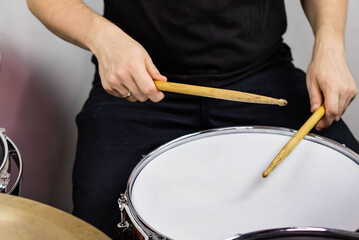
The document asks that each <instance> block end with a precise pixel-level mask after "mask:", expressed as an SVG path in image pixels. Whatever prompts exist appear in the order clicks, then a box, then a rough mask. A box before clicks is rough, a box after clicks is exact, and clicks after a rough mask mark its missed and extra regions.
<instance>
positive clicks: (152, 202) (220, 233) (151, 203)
mask: <svg viewBox="0 0 359 240" xmlns="http://www.w3.org/2000/svg"><path fill="white" fill-rule="evenodd" d="M294 133H295V132H294V131H292V130H289V129H283V128H270V127H236V128H225V129H214V130H210V131H204V132H200V133H195V134H191V135H187V136H184V137H181V138H178V139H176V140H173V141H172V142H169V143H167V144H165V145H163V146H161V147H159V148H158V149H156V150H154V151H153V152H151V153H150V154H148V155H147V156H145V157H144V158H143V159H142V161H141V162H140V163H139V164H138V165H137V166H136V168H135V169H134V170H133V172H132V174H131V176H130V178H129V181H128V186H127V190H126V193H125V194H122V195H121V198H120V199H119V205H120V210H121V212H122V215H123V219H122V221H121V223H120V224H119V227H120V228H123V229H126V228H128V227H131V226H133V228H134V230H135V232H137V233H138V235H140V236H141V238H142V239H180V240H181V239H184V240H191V239H193V240H200V239H206V240H210V239H216V240H219V239H250V238H245V236H246V235H245V234H246V233H251V232H258V231H263V230H267V229H276V228H280V229H284V228H285V229H291V230H289V231H292V232H294V231H295V229H299V228H298V227H312V228H313V229H314V228H315V227H317V228H316V229H327V230H326V231H328V232H330V231H331V230H330V229H341V231H343V234H344V232H345V231H349V232H351V233H352V234H353V236H354V238H358V239H359V237H358V235H357V234H356V233H353V232H352V231H355V230H357V229H358V227H359V204H358V200H359V187H358V184H359V166H358V165H359V156H358V155H357V154H356V153H354V152H353V151H351V150H350V149H348V148H346V147H345V146H342V145H340V144H338V143H336V142H334V141H332V140H329V139H326V138H323V137H320V136H318V135H308V136H306V137H305V138H304V140H303V141H302V142H301V143H299V144H298V146H297V147H296V148H295V149H294V150H293V152H292V153H291V154H290V155H289V156H288V157H287V159H286V160H285V161H283V163H281V164H280V165H279V166H278V167H277V168H276V169H275V171H274V172H272V173H271V175H270V176H269V177H268V178H265V179H264V178H262V172H263V171H264V170H265V169H266V168H267V166H268V165H269V163H270V162H271V161H272V160H273V158H274V157H275V156H276V154H277V153H278V152H279V151H280V150H281V148H282V147H283V146H284V145H285V144H286V143H287V142H288V140H289V139H290V138H291V137H292V136H293V135H294ZM288 227H296V228H288ZM318 227H320V228H318ZM333 231H334V230H333ZM276 232H278V231H276ZM302 232H303V231H302ZM322 232H324V231H322ZM336 232H338V231H336ZM243 234H244V235H243ZM241 236H244V237H242V238H240V237H241ZM261 239H265V238H261ZM267 239H270V238H267ZM334 239H335V238H334ZM344 239H346V238H344ZM348 239H353V238H348Z"/></svg>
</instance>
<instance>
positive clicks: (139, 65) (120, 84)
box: [90, 25, 167, 102]
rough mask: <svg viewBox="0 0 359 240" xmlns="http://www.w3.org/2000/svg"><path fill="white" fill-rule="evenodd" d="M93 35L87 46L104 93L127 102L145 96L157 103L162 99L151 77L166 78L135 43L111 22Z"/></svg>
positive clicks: (144, 98)
mask: <svg viewBox="0 0 359 240" xmlns="http://www.w3.org/2000/svg"><path fill="white" fill-rule="evenodd" d="M96 35H97V36H96V37H95V38H93V41H92V45H91V46H90V49H91V51H92V52H93V53H94V55H95V56H96V58H97V60H98V63H99V74H100V77H101V82H102V86H103V88H104V89H105V90H106V91H107V92H108V93H110V94H112V95H114V96H116V97H119V98H126V99H127V100H129V101H131V102H136V101H141V102H144V101H146V100H147V99H150V100H151V101H153V102H159V101H161V100H162V99H163V98H164V94H163V93H162V92H160V91H158V90H157V88H156V86H155V84H154V82H153V79H156V80H160V81H167V78H166V77H165V76H163V75H162V74H160V72H159V71H158V69H157V68H156V66H155V65H154V64H153V62H152V60H151V58H150V56H149V55H148V53H147V51H146V50H145V49H144V48H143V47H142V46H141V45H140V44H139V43H138V42H136V41H135V40H134V39H133V38H131V37H130V36H128V35H127V34H126V33H124V32H123V31H122V30H121V29H119V28H118V27H117V26H115V25H110V26H107V27H106V28H105V29H102V30H101V31H99V32H98V33H97V34H96ZM129 94H131V95H130V96H129V97H126V96H128V95H129Z"/></svg>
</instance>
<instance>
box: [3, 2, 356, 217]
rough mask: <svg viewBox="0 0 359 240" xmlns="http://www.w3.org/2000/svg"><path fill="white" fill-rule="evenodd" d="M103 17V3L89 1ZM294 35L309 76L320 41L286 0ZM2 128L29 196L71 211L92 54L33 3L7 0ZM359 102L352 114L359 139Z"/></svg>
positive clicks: (350, 48)
mask: <svg viewBox="0 0 359 240" xmlns="http://www.w3.org/2000/svg"><path fill="white" fill-rule="evenodd" d="M86 2H87V3H88V4H89V5H90V6H91V7H92V8H94V9H95V10H96V11H98V12H102V7H103V5H102V1H100V0H87V1H86ZM286 4H287V10H288V13H287V14H288V32H287V33H286V35H285V41H286V42H287V43H288V44H289V45H290V46H291V47H292V51H293V55H294V59H295V61H294V62H295V64H296V65H297V66H298V67H300V68H302V69H306V66H307V65H308V63H309V60H310V57H311V47H312V43H313V37H312V33H311V30H310V28H309V24H308V22H307V21H306V19H305V16H304V14H303V11H302V9H301V6H300V3H299V0H296V1H294V0H286ZM358 12H359V1H350V6H349V16H348V23H347V33H346V46H347V60H348V64H349V67H350V68H351V70H352V73H353V75H354V78H355V79H356V81H357V84H358V85H359V66H358V63H359V55H358V51H359V44H358V39H359V23H358V21H357V14H358ZM0 53H1V56H2V57H1V59H2V60H1V71H0V127H5V128H6V130H7V135H8V136H10V138H11V139H12V140H13V141H15V143H16V145H17V146H18V147H19V149H20V151H21V153H22V155H23V158H24V161H25V170H24V185H23V191H22V193H21V196H23V197H26V198H30V199H34V200H36V201H40V202H43V203H47V204H50V205H52V206H55V207H57V208H60V209H63V210H65V211H71V209H72V203H71V171H72V164H73V159H74V155H75V145H76V134H77V133H76V126H75V122H74V119H75V116H76V114H77V113H78V112H79V110H80V108H81V106H82V104H83V102H84V101H85V99H86V97H87V95H88V92H89V89H90V86H91V81H92V75H93V72H94V69H93V65H92V64H91V62H90V56H91V54H90V53H89V52H87V51H85V50H82V49H80V48H77V47H75V46H72V45H70V44H68V43H66V42H64V41H62V40H60V39H59V38H57V37H55V36H54V35H52V34H51V33H50V32H49V31H48V30H46V29H45V28H44V27H43V26H42V25H41V24H40V22H39V21H38V20H37V19H35V17H33V16H32V15H31V13H30V12H29V10H28V9H27V6H26V4H25V1H24V0H23V1H14V0H1V1H0ZM358 117H359V100H358V99H356V100H355V101H354V102H353V103H352V105H351V107H350V108H349V109H348V110H347V112H346V113H345V115H344V119H345V120H346V122H347V123H348V125H349V126H350V128H351V130H352V131H353V133H354V135H355V136H356V138H357V139H359V121H358V120H357V119H358Z"/></svg>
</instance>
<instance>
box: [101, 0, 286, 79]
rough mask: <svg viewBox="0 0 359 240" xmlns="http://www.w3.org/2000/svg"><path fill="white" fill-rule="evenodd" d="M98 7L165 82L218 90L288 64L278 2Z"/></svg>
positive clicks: (140, 0)
mask: <svg viewBox="0 0 359 240" xmlns="http://www.w3.org/2000/svg"><path fill="white" fill-rule="evenodd" d="M104 1H105V10H104V17H106V18H107V19H109V20H110V21H112V22H113V23H115V24H116V25H118V26H119V27H120V28H121V29H122V30H124V31H125V32H126V33H127V34H129V35H130V36H131V37H133V38H134V39H135V40H137V41H138V42H139V43H140V44H142V46H144V48H145V49H146V50H147V52H148V53H149V55H150V56H151V58H152V60H153V62H154V63H155V65H156V66H157V68H158V69H159V70H160V72H161V73H162V74H164V75H166V76H167V77H168V79H169V81H174V82H183V83H191V84H199V85H207V86H223V85H225V84H227V83H230V82H234V81H238V80H240V79H241V78H243V77H245V76H248V75H250V74H253V73H254V72H256V71H258V70H260V69H263V68H265V67H266V66H268V65H270V64H273V63H276V62H278V61H283V60H290V59H291V55H290V50H289V48H288V47H287V46H286V45H285V44H284V43H283V40H282V35H283V33H284V32H285V30H286V26H287V23H286V14H285V6H284V1H283V0H104Z"/></svg>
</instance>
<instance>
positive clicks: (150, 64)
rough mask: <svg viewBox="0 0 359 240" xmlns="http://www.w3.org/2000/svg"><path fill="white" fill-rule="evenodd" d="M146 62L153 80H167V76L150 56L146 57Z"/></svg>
mask: <svg viewBox="0 0 359 240" xmlns="http://www.w3.org/2000/svg"><path fill="white" fill-rule="evenodd" d="M145 64H146V69H147V72H148V74H149V75H150V76H151V78H152V79H153V80H160V81H167V78H166V77H165V76H163V75H162V74H161V73H160V72H159V71H158V69H157V68H156V66H155V65H154V64H153V62H152V60H151V58H150V57H149V56H148V57H147V58H146V60H145Z"/></svg>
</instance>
